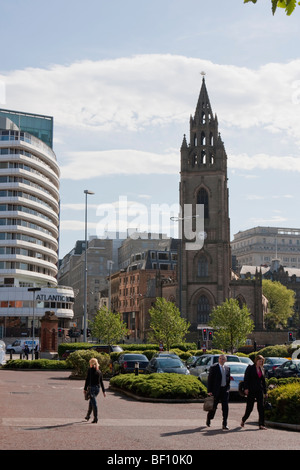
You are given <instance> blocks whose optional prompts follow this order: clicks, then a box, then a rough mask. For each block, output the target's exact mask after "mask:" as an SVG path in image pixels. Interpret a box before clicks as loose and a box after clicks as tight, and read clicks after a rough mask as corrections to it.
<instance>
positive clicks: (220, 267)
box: [179, 77, 231, 331]
mask: <svg viewBox="0 0 300 470" xmlns="http://www.w3.org/2000/svg"><path fill="white" fill-rule="evenodd" d="M180 173H181V178H180V189H179V192H180V207H181V218H180V222H181V228H182V230H181V250H180V253H179V266H180V270H179V271H180V272H179V297H180V298H179V307H180V310H181V314H182V316H183V317H184V318H186V319H187V320H188V321H189V322H190V323H191V331H192V330H194V331H195V330H196V328H197V326H198V325H201V326H204V325H207V324H208V322H209V315H210V312H211V310H212V308H213V307H215V306H217V305H219V304H221V303H222V302H224V301H225V299H226V298H229V297H230V272H231V251H230V221H229V212H228V187H227V155H226V152H225V148H224V144H223V142H222V140H221V137H220V134H219V132H218V120H217V117H216V116H214V115H213V112H212V108H211V105H210V101H209V97H208V93H207V89H206V84H205V79H204V77H203V81H202V86H201V90H200V95H199V99H198V103H197V106H196V111H195V115H194V117H192V116H191V118H190V135H189V143H188V142H187V138H186V136H184V138H183V142H182V146H181V172H180ZM197 205H198V206H197ZM199 205H201V206H199ZM199 207H201V208H202V210H203V218H204V226H203V232H202V233H201V237H200V238H202V243H201V244H200V245H199V243H197V239H195V240H194V243H195V249H193V245H192V243H191V240H188V239H187V237H186V235H185V229H184V225H185V224H186V222H187V219H192V229H193V232H195V233H197V222H198V221H197V217H199V215H197V214H198V209H199ZM187 209H188V210H187ZM190 211H192V212H190ZM190 214H192V215H190ZM202 220H203V219H202ZM202 245H203V246H202ZM201 246H202V247H201Z"/></svg>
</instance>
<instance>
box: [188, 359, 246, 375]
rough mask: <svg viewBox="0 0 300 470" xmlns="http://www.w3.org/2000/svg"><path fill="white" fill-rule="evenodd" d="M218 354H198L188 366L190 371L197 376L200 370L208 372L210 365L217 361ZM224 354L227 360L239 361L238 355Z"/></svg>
mask: <svg viewBox="0 0 300 470" xmlns="http://www.w3.org/2000/svg"><path fill="white" fill-rule="evenodd" d="M219 356H221V354H203V355H202V356H199V358H198V359H197V361H196V362H194V363H193V364H192V365H191V366H189V367H188V368H189V371H190V373H191V374H192V375H195V376H196V377H199V376H200V374H201V373H202V372H206V371H207V372H208V370H209V368H210V366H212V365H213V364H215V363H216V362H218V361H219ZM225 356H226V357H227V362H239V363H241V361H240V358H239V356H235V355H233V354H225Z"/></svg>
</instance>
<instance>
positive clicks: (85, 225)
mask: <svg viewBox="0 0 300 470" xmlns="http://www.w3.org/2000/svg"><path fill="white" fill-rule="evenodd" d="M84 194H85V224H84V230H85V252H84V307H83V341H84V342H86V341H87V333H86V330H87V197H88V194H95V193H93V192H92V191H89V190H88V189H85V190H84Z"/></svg>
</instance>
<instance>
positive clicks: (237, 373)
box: [199, 362, 249, 393]
mask: <svg viewBox="0 0 300 470" xmlns="http://www.w3.org/2000/svg"><path fill="white" fill-rule="evenodd" d="M225 364H226V365H227V366H228V367H230V390H229V391H230V392H234V393H235V392H237V393H238V391H239V383H240V382H242V381H243V380H244V375H245V371H246V369H247V367H248V366H249V364H244V363H243V362H225ZM208 374H209V371H208V370H206V371H204V372H202V373H201V374H200V375H199V379H200V381H201V382H202V383H203V384H204V385H205V386H207V380H208Z"/></svg>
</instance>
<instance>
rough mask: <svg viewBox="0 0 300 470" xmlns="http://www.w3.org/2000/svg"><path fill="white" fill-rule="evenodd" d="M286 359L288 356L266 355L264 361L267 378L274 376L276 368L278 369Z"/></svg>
mask: <svg viewBox="0 0 300 470" xmlns="http://www.w3.org/2000/svg"><path fill="white" fill-rule="evenodd" d="M286 361H287V359H286V357H266V358H265V363H264V371H265V376H266V378H267V379H269V378H270V377H274V375H275V369H277V367H278V366H280V365H281V364H283V363H284V362H286Z"/></svg>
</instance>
